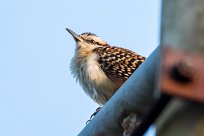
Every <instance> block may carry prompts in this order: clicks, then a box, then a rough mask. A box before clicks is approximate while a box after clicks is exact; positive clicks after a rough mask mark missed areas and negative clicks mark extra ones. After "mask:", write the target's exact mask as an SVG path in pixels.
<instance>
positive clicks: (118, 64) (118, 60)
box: [66, 28, 145, 106]
mask: <svg viewBox="0 0 204 136" xmlns="http://www.w3.org/2000/svg"><path fill="white" fill-rule="evenodd" d="M66 30H67V31H68V32H69V33H70V34H71V36H72V37H73V38H74V40H75V42H76V47H75V53H74V56H73V58H72V59H71V64H70V69H71V73H72V75H73V77H74V78H76V80H77V81H78V82H79V84H80V85H81V87H82V88H83V90H84V92H85V93H86V94H87V95H88V96H89V97H90V98H91V99H92V100H93V101H94V102H96V103H97V104H99V105H100V106H104V105H105V104H106V102H107V101H108V100H109V99H110V98H111V97H112V96H113V95H114V93H115V92H116V91H117V90H118V89H119V88H120V87H121V86H122V84H123V83H124V82H125V81H126V80H127V79H128V78H129V77H130V76H131V75H132V74H133V72H134V71H135V70H136V69H137V68H138V67H139V66H140V65H141V64H142V63H143V62H144V61H145V57H144V56H142V55H139V54H137V53H135V52H133V51H131V50H129V49H125V48H122V47H117V46H111V45H110V44H108V43H107V42H105V41H104V40H102V39H100V38H99V37H98V36H97V35H95V34H93V33H90V32H85V33H82V34H80V35H78V34H76V33H75V32H74V31H72V30H71V29H69V28H66Z"/></svg>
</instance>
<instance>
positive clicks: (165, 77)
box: [160, 46, 204, 102]
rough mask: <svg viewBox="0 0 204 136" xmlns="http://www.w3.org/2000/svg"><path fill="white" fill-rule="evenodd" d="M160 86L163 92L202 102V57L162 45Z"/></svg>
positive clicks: (203, 94) (203, 90)
mask: <svg viewBox="0 0 204 136" xmlns="http://www.w3.org/2000/svg"><path fill="white" fill-rule="evenodd" d="M162 52H163V56H162V62H161V64H162V69H161V74H160V75H161V76H160V87H161V90H162V91H163V92H164V93H167V94H171V95H175V96H180V97H184V98H187V99H191V100H194V101H198V102H204V87H203V85H204V57H203V56H201V55H198V54H193V53H189V52H183V51H181V50H178V49H175V48H170V47H168V46H166V47H162Z"/></svg>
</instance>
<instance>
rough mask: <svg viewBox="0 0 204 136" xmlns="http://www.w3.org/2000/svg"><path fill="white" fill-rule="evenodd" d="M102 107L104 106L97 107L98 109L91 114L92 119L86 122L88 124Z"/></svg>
mask: <svg viewBox="0 0 204 136" xmlns="http://www.w3.org/2000/svg"><path fill="white" fill-rule="evenodd" d="M101 108H102V107H98V108H97V109H96V111H95V112H94V113H93V114H92V115H91V117H90V119H89V120H88V121H87V122H86V124H88V123H89V122H90V121H91V120H92V118H93V117H94V116H96V114H97V113H98V112H99V111H100V109H101Z"/></svg>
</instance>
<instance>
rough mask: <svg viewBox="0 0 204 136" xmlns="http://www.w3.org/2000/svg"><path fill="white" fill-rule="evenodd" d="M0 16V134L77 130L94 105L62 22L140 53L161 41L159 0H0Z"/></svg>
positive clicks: (68, 134) (50, 135)
mask: <svg viewBox="0 0 204 136" xmlns="http://www.w3.org/2000/svg"><path fill="white" fill-rule="evenodd" d="M0 17H1V21H0V136H74V135H76V134H78V133H79V132H80V130H81V129H82V128H83V127H84V126H85V122H86V121H87V120H88V119H89V117H90V115H91V114H92V113H93V112H94V111H95V109H96V108H97V107H98V105H96V104H95V103H94V102H92V100H91V99H90V98H89V97H87V96H86V94H85V93H84V92H83V90H82V89H81V87H80V86H79V84H78V83H76V81H75V79H74V78H73V77H72V75H71V73H70V70H69V64H70V59H71V58H72V56H73V53H74V48H75V43H74V40H73V39H72V37H71V36H70V35H69V34H68V33H67V32H66V31H65V28H66V27H69V28H71V29H72V30H74V31H75V32H76V33H82V32H93V33H95V34H97V35H98V36H100V37H101V38H102V39H104V40H105V41H107V42H108V43H110V44H114V45H117V46H121V47H125V48H129V49H131V50H134V51H136V52H138V53H139V54H142V55H144V56H148V55H149V54H150V53H151V52H152V51H153V50H154V49H155V48H156V46H157V45H158V44H159V42H158V39H159V18H160V1H159V0H140V1H136V0H125V1H118V0H112V1H110V0H103V1H94V0H86V1H79V0H73V1H70V0H55V1H54V0H0Z"/></svg>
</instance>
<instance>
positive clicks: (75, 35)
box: [66, 28, 81, 42]
mask: <svg viewBox="0 0 204 136" xmlns="http://www.w3.org/2000/svg"><path fill="white" fill-rule="evenodd" d="M66 30H67V31H68V32H69V33H70V34H71V35H72V36H73V38H74V40H75V41H76V42H78V41H81V38H80V37H79V35H78V34H76V33H75V32H74V31H72V30H71V29H69V28H66Z"/></svg>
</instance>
